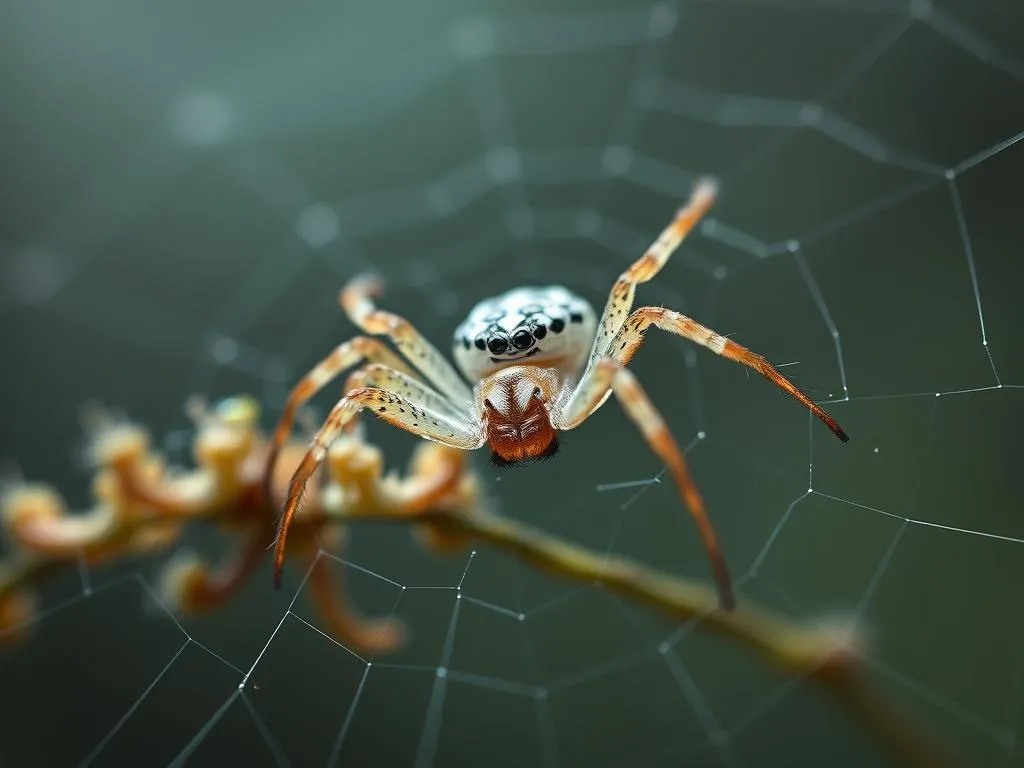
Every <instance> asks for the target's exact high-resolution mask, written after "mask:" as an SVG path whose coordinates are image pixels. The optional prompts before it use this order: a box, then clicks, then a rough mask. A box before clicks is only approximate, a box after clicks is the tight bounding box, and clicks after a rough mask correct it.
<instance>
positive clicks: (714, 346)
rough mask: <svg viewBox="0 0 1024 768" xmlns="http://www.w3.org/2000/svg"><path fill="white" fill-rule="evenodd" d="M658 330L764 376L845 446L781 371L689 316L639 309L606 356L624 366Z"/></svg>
mask: <svg viewBox="0 0 1024 768" xmlns="http://www.w3.org/2000/svg"><path fill="white" fill-rule="evenodd" d="M652 325H654V326H657V327H658V328H661V329H662V330H663V331H668V332H669V333H674V334H676V335H677V336H682V337H683V338H685V339H689V340H690V341H693V342H696V343H697V344H700V345H701V346H702V347H707V348H708V349H710V350H711V351H712V352H714V353H715V354H716V355H721V356H722V357H725V358H727V359H729V360H733V361H735V362H737V363H742V364H743V365H745V366H747V367H748V368H753V369H754V370H755V371H757V372H758V373H760V374H761V375H762V376H764V377H765V378H766V379H768V381H770V382H772V383H773V384H775V385H776V386H777V387H779V388H780V389H783V390H784V391H786V392H787V393H789V394H790V395H791V396H792V397H793V398H794V399H795V400H796V401H797V402H799V403H800V404H801V405H803V406H804V407H805V408H807V409H808V410H809V411H810V412H811V413H813V414H814V415H815V416H817V417H818V418H819V419H821V421H822V422H823V423H824V424H825V426H827V427H828V428H829V429H830V430H832V432H833V433H834V434H835V436H836V437H838V438H839V439H840V440H842V441H843V442H844V443H845V442H848V441H849V439H850V438H849V437H848V436H847V434H846V433H845V432H844V431H843V429H842V428H841V427H840V426H839V424H837V423H836V420H835V419H833V418H832V417H831V416H829V415H828V413H826V412H825V410H824V409H823V408H822V407H821V406H820V405H818V404H817V403H815V402H814V401H813V400H811V398H810V397H808V396H807V395H806V394H804V393H803V392H802V391H800V389H799V388H798V387H797V386H796V385H795V384H793V382H791V381H790V380H789V379H787V378H786V377H785V376H783V375H782V374H781V373H779V370H778V368H776V367H775V366H774V365H772V364H771V363H769V362H768V361H767V360H765V359H764V358H763V357H762V356H761V355H758V354H756V353H754V352H751V351H750V350H749V349H747V348H746V347H744V346H742V345H740V344H737V343H736V342H734V341H730V340H729V339H727V338H725V337H724V336H720V335H719V334H717V333H715V332H714V331H713V330H711V329H710V328H707V327H705V326H703V325H701V324H700V323H698V322H697V321H695V320H693V319H691V318H689V317H687V316H686V315H683V314H680V313H679V312H675V311H673V310H671V309H665V308H664V307H640V308H639V309H637V310H635V311H634V312H633V313H632V314H631V315H630V316H629V318H628V319H627V320H626V322H625V324H624V325H623V326H622V328H620V329H619V332H618V333H617V334H616V335H615V337H614V338H613V339H612V341H611V343H610V344H609V345H608V349H607V350H606V351H605V354H606V355H608V356H609V357H612V358H613V359H615V360H618V361H620V362H621V363H622V364H623V365H625V364H626V363H628V362H629V361H630V359H632V357H633V355H634V354H636V351H637V349H639V347H640V345H641V343H643V340H644V334H645V332H646V331H647V329H648V328H649V327H650V326H652Z"/></svg>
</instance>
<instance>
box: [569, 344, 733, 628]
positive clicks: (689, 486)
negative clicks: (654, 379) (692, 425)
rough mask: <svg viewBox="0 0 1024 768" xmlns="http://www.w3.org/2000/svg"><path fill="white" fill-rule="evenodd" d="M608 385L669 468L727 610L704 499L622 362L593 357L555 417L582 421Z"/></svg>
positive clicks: (727, 585)
mask: <svg viewBox="0 0 1024 768" xmlns="http://www.w3.org/2000/svg"><path fill="white" fill-rule="evenodd" d="M609 390H610V391H612V392H614V393H615V396H616V397H617V398H618V400H619V402H620V403H622V408H623V410H624V411H625V412H626V415H627V416H629V418H630V420H631V421H632V422H633V423H634V424H636V426H637V428H638V429H639V430H640V432H641V434H643V436H644V439H645V440H646V441H647V444H648V445H649V446H650V447H651V450H653V451H654V453H655V454H656V455H657V456H658V458H660V459H661V460H662V461H663V462H665V466H666V467H667V468H668V470H669V472H670V473H671V474H672V478H673V479H674V480H675V483H676V486H677V487H678V488H679V493H680V495H681V497H682V500H683V503H684V504H685V505H686V506H687V508H689V510H690V514H691V515H692V517H693V520H694V522H695V523H696V524H697V530H698V531H699V532H700V536H701V540H702V541H703V543H704V549H705V550H707V554H708V560H709V561H710V563H711V571H712V573H713V574H714V578H715V583H716V584H717V585H718V594H719V601H720V603H721V605H722V608H724V609H725V610H727V611H729V610H732V609H733V607H734V606H735V604H736V599H735V596H734V595H733V591H732V578H731V577H730V576H729V569H728V566H726V564H725V557H724V556H723V555H722V552H721V550H720V549H719V547H718V536H717V535H716V534H715V529H714V526H712V524H711V520H710V519H709V518H708V516H707V512H705V510H704V500H703V499H702V498H701V495H700V492H699V491H698V490H697V485H696V484H695V483H694V481H693V478H692V477H691V475H690V470H689V468H688V467H687V465H686V460H685V459H684V458H683V452H682V451H681V450H680V449H679V445H678V444H677V443H676V441H675V438H673V437H672V433H671V432H670V431H669V429H668V425H667V424H665V420H664V419H663V418H662V417H661V414H660V413H658V411H657V409H655V407H654V405H653V403H651V400H650V398H649V397H648V396H647V393H646V392H645V391H644V389H643V387H641V386H640V382H639V381H637V379H636V377H635V376H634V375H633V373H632V372H631V371H629V370H628V369H627V368H623V367H622V363H620V362H618V361H617V360H613V359H611V358H603V359H602V360H600V361H598V363H597V364H596V365H595V366H594V370H593V375H592V376H590V377H588V378H587V379H586V380H585V381H584V382H583V383H582V384H581V387H580V389H579V391H578V395H576V396H574V397H573V398H572V400H570V401H569V404H568V407H567V412H566V413H565V414H564V417H562V418H560V419H559V422H560V425H559V426H560V428H561V429H572V428H573V427H576V426H579V425H580V424H581V423H583V422H584V421H585V420H586V419H587V417H589V416H590V414H592V413H593V412H594V410H595V409H596V408H597V407H599V406H600V405H601V403H603V402H604V401H605V400H606V399H607V397H608V393H609Z"/></svg>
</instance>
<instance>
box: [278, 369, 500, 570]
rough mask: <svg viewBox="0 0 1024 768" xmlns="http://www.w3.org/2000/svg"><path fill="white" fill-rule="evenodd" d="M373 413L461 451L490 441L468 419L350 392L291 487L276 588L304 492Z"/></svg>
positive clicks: (365, 391) (369, 390)
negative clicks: (331, 452)
mask: <svg viewBox="0 0 1024 768" xmlns="http://www.w3.org/2000/svg"><path fill="white" fill-rule="evenodd" d="M364 408H366V409H369V410H371V411H372V412H373V414H374V415H375V416H377V417H378V418H380V419H382V420H384V421H386V422H388V423H389V424H393V425H394V426H396V427H399V428H401V429H404V430H406V431H407V432H411V433H413V434H414V435H419V436H420V437H424V438H426V439H428V440H433V441H435V442H438V443H441V444H443V445H447V446H450V447H452V448H460V449H462V450H465V451H469V450H474V449H476V448H479V447H480V446H481V445H483V444H484V440H485V439H486V437H485V435H484V432H483V429H482V428H481V426H480V425H479V424H476V423H474V422H473V421H470V417H469V416H468V414H467V415H464V416H460V417H455V416H450V415H448V414H446V413H442V412H439V411H437V410H435V409H433V408H430V407H428V406H426V405H424V404H422V403H419V402H417V401H416V400H413V399H410V398H408V397H405V396H404V395H401V394H398V393H396V392H392V391H389V390H387V389H378V388H376V387H363V388H360V389H355V390H352V391H350V392H348V393H347V394H346V395H345V396H344V397H343V398H341V400H339V401H338V403H337V404H336V405H335V406H334V408H332V409H331V412H330V413H329V414H328V415H327V419H326V421H324V424H323V426H322V427H320V431H319V432H317V434H316V436H315V437H314V438H313V441H312V443H311V445H310V447H309V450H307V451H306V454H305V456H303V457H302V461H301V462H300V463H299V467H298V469H296V470H295V474H294V475H292V479H291V482H290V484H289V486H288V500H287V501H286V502H285V506H284V514H283V515H282V516H281V522H280V525H279V526H278V529H277V543H276V549H275V552H274V584H275V586H280V584H281V569H282V567H283V566H284V552H285V539H286V537H287V535H288V527H289V526H290V525H291V522H292V518H294V516H295V512H296V510H297V509H298V508H299V502H300V500H301V498H302V492H303V490H304V489H305V487H306V483H307V482H308V481H309V479H310V478H311V477H312V476H313V473H314V472H315V471H316V469H317V467H318V466H319V465H320V462H322V461H323V460H324V457H325V456H326V455H327V449H328V448H329V447H330V445H331V443H332V442H334V440H335V438H337V437H338V435H339V434H341V431H342V430H343V429H344V428H345V425H346V424H348V423H349V422H350V421H351V420H352V419H353V418H354V417H355V416H356V415H357V414H358V413H359V412H360V411H362V410H363V409H364Z"/></svg>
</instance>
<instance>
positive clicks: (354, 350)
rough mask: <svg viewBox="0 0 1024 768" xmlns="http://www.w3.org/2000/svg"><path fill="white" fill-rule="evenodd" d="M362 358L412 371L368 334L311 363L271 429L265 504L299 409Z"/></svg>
mask: <svg viewBox="0 0 1024 768" xmlns="http://www.w3.org/2000/svg"><path fill="white" fill-rule="evenodd" d="M365 360H369V361H370V362H374V363H380V364H382V365H386V366H388V367H390V368H394V369H395V370H398V371H402V372H404V373H407V374H409V375H412V374H413V371H412V369H411V368H409V366H408V365H406V363H405V361H404V360H402V358H401V357H399V356H398V355H397V354H396V353H395V352H394V351H392V350H391V349H390V348H389V347H388V346H387V345H386V344H384V342H382V341H381V340H380V339H374V338H371V337H369V336H356V337H355V338H354V339H350V340H349V341H346V342H344V343H343V344H339V345H338V346H337V347H335V348H334V350H333V351H332V352H331V353H330V354H329V355H327V357H325V358H324V359H323V360H321V361H320V362H319V363H317V364H316V365H314V366H313V367H312V368H311V369H310V371H309V373H307V374H306V375H305V376H303V377H302V378H301V379H299V383H298V384H296V385H295V386H294V387H293V388H292V391H291V392H290V393H289V395H288V399H287V400H286V401H285V404H284V410H283V411H282V412H281V418H280V419H279V420H278V422H277V426H276V427H275V428H274V434H273V435H272V436H271V438H270V447H269V449H268V450H267V455H266V458H265V459H264V469H263V498H264V499H266V500H267V503H268V504H272V502H271V499H272V494H271V488H270V486H271V482H272V479H273V476H274V466H275V464H276V463H277V458H278V455H279V454H280V453H281V448H282V446H284V444H285V441H286V440H287V439H288V435H289V434H290V433H291V429H292V425H293V424H294V422H295V415H296V413H298V411H299V408H301V407H302V406H303V405H305V404H306V403H307V402H309V400H310V399H312V398H313V397H314V396H315V395H316V394H317V393H318V392H319V391H320V390H321V389H323V388H324V387H326V386H327V385H328V384H329V383H330V382H331V381H333V380H334V379H335V378H336V377H337V376H339V375H340V374H341V373H342V372H343V371H345V370H346V369H348V368H351V367H352V366H354V365H357V364H359V363H361V362H363V361H365Z"/></svg>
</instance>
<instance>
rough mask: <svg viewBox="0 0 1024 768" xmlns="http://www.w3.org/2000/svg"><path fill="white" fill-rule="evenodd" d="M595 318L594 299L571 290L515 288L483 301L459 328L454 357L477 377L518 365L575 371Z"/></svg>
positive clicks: (559, 288)
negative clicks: (588, 298) (588, 299)
mask: <svg viewBox="0 0 1024 768" xmlns="http://www.w3.org/2000/svg"><path fill="white" fill-rule="evenodd" d="M595 322H596V318H595V315H594V310H593V308H592V307H591V306H590V304H589V302H587V300H586V299H583V298H581V297H580V296H577V295H576V294H574V293H573V292H572V291H570V290H568V289H567V288H563V287H562V286H558V285H550V286H544V287H520V288H513V289H512V290H509V291H506V292H505V293H502V294H500V295H498V296H494V297H491V298H489V299H484V300H483V301H481V302H479V303H478V304H477V305H476V306H475V307H473V309H472V310H471V311H470V313H469V315H468V316H467V317H466V319H465V320H464V321H463V322H462V323H461V324H460V325H459V327H458V328H456V329H455V338H454V340H453V351H454V355H455V360H456V362H457V363H458V364H459V367H460V368H461V369H462V371H463V372H464V373H465V374H466V376H467V377H468V378H470V379H472V380H473V381H479V380H480V379H482V378H484V377H485V376H487V375H488V374H489V373H493V372H494V371H496V370H498V369H499V368H502V367H504V366H507V365H513V364H519V365H543V366H550V367H557V368H560V369H564V370H575V369H576V368H577V367H579V365H580V364H581V363H582V361H583V359H584V358H585V356H586V354H587V352H588V351H589V349H590V345H591V343H592V342H593V340H594V329H595Z"/></svg>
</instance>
